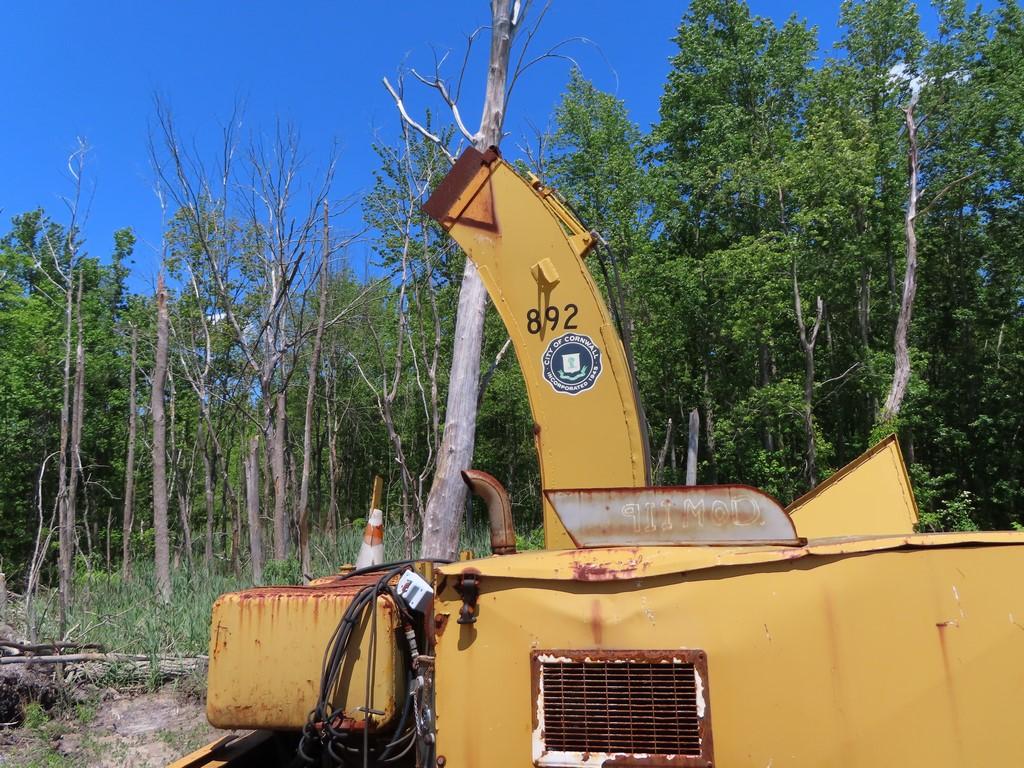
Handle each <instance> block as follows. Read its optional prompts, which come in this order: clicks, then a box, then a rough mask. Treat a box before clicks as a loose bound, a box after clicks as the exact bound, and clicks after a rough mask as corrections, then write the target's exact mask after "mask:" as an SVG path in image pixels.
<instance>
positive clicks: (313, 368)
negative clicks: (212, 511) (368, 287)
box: [298, 200, 331, 576]
mask: <svg viewBox="0 0 1024 768" xmlns="http://www.w3.org/2000/svg"><path fill="white" fill-rule="evenodd" d="M323 220H324V222H323V223H324V242H323V248H322V252H321V254H320V276H319V286H318V290H317V295H318V299H319V302H318V306H317V315H316V335H315V336H314V337H313V349H312V351H311V352H310V355H309V367H308V368H307V369H306V374H307V382H306V409H305V412H304V423H303V426H302V480H301V481H300V487H299V514H298V518H299V559H300V561H301V563H302V573H303V575H304V576H305V575H308V574H310V573H311V572H312V567H311V563H310V558H309V477H310V468H311V466H312V463H313V455H312V454H313V405H314V399H315V397H316V383H317V379H318V378H319V371H320V349H321V348H322V346H323V341H324V327H325V325H326V322H327V299H328V292H327V289H328V276H329V273H328V267H329V265H330V256H331V229H330V221H331V219H330V208H329V205H328V203H327V201H326V200H325V201H324V215H323Z"/></svg>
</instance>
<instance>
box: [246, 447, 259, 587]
mask: <svg viewBox="0 0 1024 768" xmlns="http://www.w3.org/2000/svg"><path fill="white" fill-rule="evenodd" d="M259 451H260V439H259V437H256V436H253V437H252V438H251V439H250V440H249V453H248V455H247V456H246V457H245V510H246V514H247V519H248V523H249V556H250V562H251V565H252V580H253V583H254V584H262V583H263V542H262V534H261V530H260V477H259Z"/></svg>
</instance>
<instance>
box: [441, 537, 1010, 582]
mask: <svg viewBox="0 0 1024 768" xmlns="http://www.w3.org/2000/svg"><path fill="white" fill-rule="evenodd" d="M996 545H1017V546H1022V545H1024V533H1020V532H1017V531H977V532H972V533H929V534H914V535H911V536H846V537H837V538H834V539H812V540H811V541H809V542H808V543H807V544H805V545H803V546H798V547H791V546H744V547H731V546H723V547H674V546H658V547H604V548H599V549H598V548H595V549H568V550H561V551H558V552H544V551H536V552H523V553H520V554H518V555H516V556H515V557H507V556H506V557H485V558H480V559H478V560H474V561H473V562H472V563H471V564H467V563H452V564H451V565H445V566H442V567H441V568H439V569H438V571H439V572H441V573H442V574H446V575H453V576H457V575H459V574H461V573H464V572H465V573H473V574H476V575H477V576H484V577H486V576H495V577H500V578H505V579H544V580H549V581H623V580H629V579H638V578H648V577H653V576H666V575H670V574H677V573H695V572H698V571H707V570H712V569H716V568H729V567H735V566H742V565H756V564H761V563H765V564H767V563H775V562H795V561H798V560H803V559H804V558H811V559H814V558H823V557H836V556H840V555H855V554H867V553H871V552H885V551H892V550H913V549H933V548H969V547H981V546H996ZM807 567H808V568H810V567H813V565H812V564H808V565H807Z"/></svg>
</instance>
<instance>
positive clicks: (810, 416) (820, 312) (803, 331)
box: [793, 257, 825, 488]
mask: <svg viewBox="0 0 1024 768" xmlns="http://www.w3.org/2000/svg"><path fill="white" fill-rule="evenodd" d="M816 306H817V315H816V316H815V318H814V324H813V325H812V327H811V330H810V333H808V332H807V324H806V323H805V322H804V310H803V303H802V302H801V300H800V281H799V279H798V278H797V269H796V258H795V257H794V259H793V308H794V311H795V314H796V325H797V331H799V334H800V349H801V350H803V353H804V407H803V422H804V482H805V483H806V484H807V486H808V487H809V488H813V487H814V486H816V485H817V484H818V446H817V439H816V436H815V433H814V347H815V345H816V344H817V342H818V331H820V330H821V322H822V320H823V319H824V317H825V304H824V302H823V301H822V300H821V296H819V297H818V299H817V303H816Z"/></svg>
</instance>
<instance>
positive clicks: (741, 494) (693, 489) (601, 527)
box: [544, 485, 803, 547]
mask: <svg viewBox="0 0 1024 768" xmlns="http://www.w3.org/2000/svg"><path fill="white" fill-rule="evenodd" d="M544 495H545V496H547V498H548V501H549V502H551V506H552V507H554V509H555V514H557V515H558V518H559V519H560V520H561V521H562V525H564V526H565V529H566V531H568V533H569V536H570V537H571V538H572V540H573V543H574V544H575V545H576V546H577V547H608V546H623V545H634V546H644V545H647V546H653V545H658V544H715V545H722V544H755V543H756V544H789V545H797V544H802V543H803V542H802V541H801V540H800V538H799V537H798V536H797V532H796V529H795V528H794V527H793V521H792V520H790V519H789V515H787V514H786V513H785V511H784V510H783V509H782V507H781V506H780V505H779V503H778V502H777V501H776V500H775V499H773V498H772V497H771V496H769V495H767V494H766V493H763V492H761V491H759V490H757V489H756V488H751V487H750V486H747V485H693V486H678V487H673V486H664V487H658V488H581V489H573V490H545V491H544Z"/></svg>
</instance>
